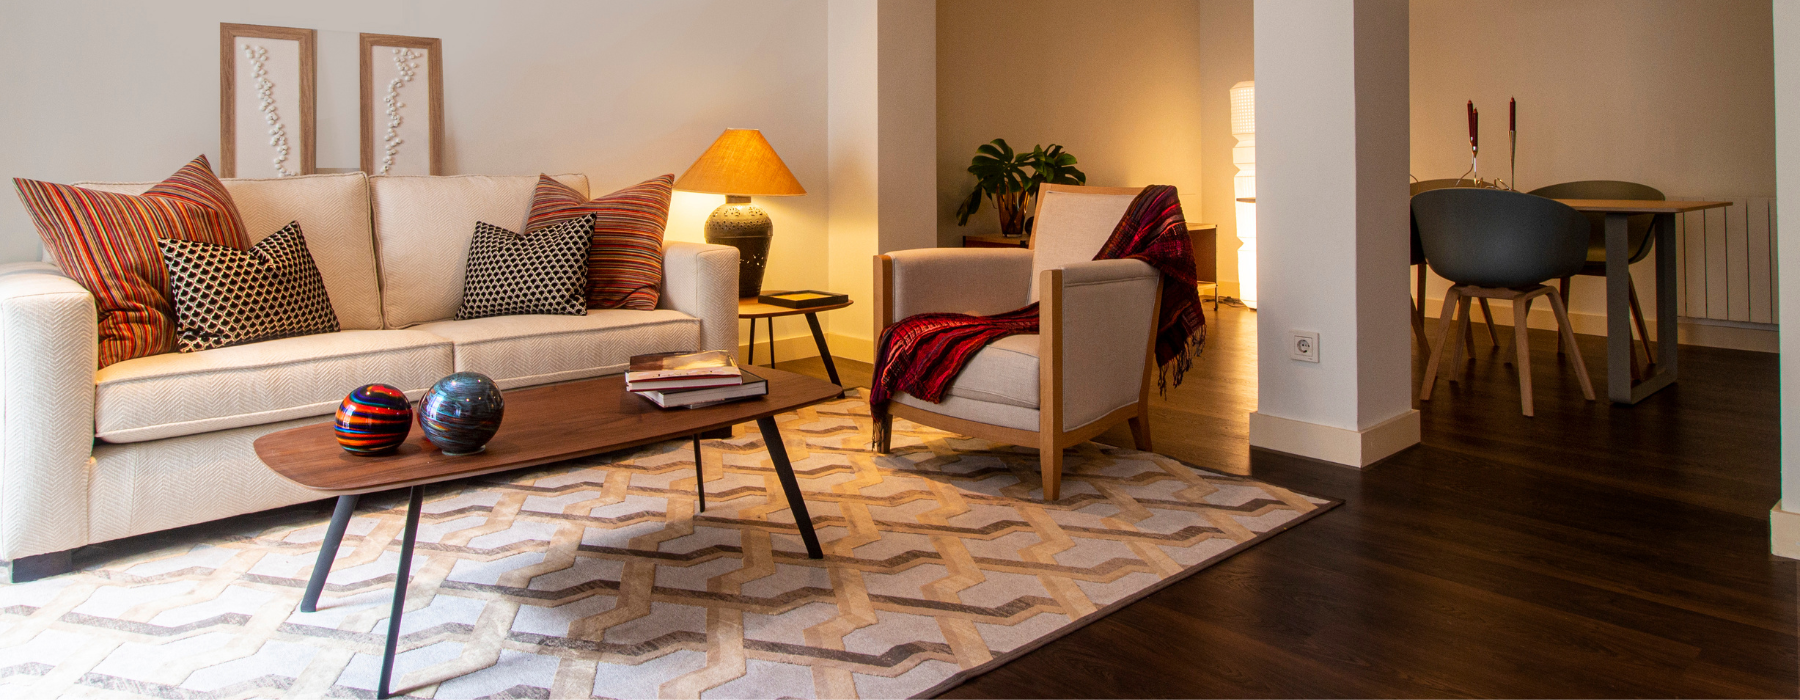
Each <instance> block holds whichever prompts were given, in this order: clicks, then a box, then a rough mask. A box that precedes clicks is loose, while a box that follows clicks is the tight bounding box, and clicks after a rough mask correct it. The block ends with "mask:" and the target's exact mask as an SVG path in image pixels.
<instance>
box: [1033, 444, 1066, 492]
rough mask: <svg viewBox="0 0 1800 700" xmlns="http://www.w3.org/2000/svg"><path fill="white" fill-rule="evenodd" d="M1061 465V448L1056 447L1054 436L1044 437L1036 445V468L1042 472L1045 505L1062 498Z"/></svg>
mask: <svg viewBox="0 0 1800 700" xmlns="http://www.w3.org/2000/svg"><path fill="white" fill-rule="evenodd" d="M1062 465H1063V453H1062V448H1060V447H1057V446H1056V436H1055V435H1046V436H1045V437H1044V438H1043V440H1042V442H1041V444H1039V445H1038V467H1039V468H1040V469H1042V470H1043V472H1044V502H1045V503H1049V502H1051V501H1055V500H1057V499H1059V498H1062Z"/></svg>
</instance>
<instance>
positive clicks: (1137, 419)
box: [1125, 401, 1155, 452]
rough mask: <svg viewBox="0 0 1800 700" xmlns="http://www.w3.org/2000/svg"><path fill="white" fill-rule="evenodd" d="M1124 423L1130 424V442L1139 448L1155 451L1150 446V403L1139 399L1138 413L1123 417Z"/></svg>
mask: <svg viewBox="0 0 1800 700" xmlns="http://www.w3.org/2000/svg"><path fill="white" fill-rule="evenodd" d="M1125 423H1126V424H1127V425H1129V426H1131V442H1132V443H1133V444H1135V445H1137V448H1138V449H1139V450H1143V451H1145V452H1154V451H1155V449H1153V448H1152V447H1150V404H1148V403H1145V402H1142V401H1139V402H1138V414H1137V415H1135V416H1132V417H1130V418H1127V419H1125Z"/></svg>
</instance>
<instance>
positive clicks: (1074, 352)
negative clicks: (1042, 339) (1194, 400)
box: [1038, 260, 1162, 430]
mask: <svg viewBox="0 0 1800 700" xmlns="http://www.w3.org/2000/svg"><path fill="white" fill-rule="evenodd" d="M1053 273H1054V274H1053ZM1039 274H1040V275H1041V276H1042V277H1043V279H1040V280H1039V282H1038V286H1039V288H1040V289H1050V288H1051V287H1052V286H1054V284H1053V282H1052V278H1055V279H1057V280H1059V281H1060V284H1061V293H1060V295H1059V298H1058V300H1057V302H1058V303H1056V304H1054V306H1055V307H1056V308H1055V309H1054V310H1049V309H1046V310H1044V312H1045V314H1046V316H1045V317H1044V318H1043V319H1042V323H1057V324H1059V329H1060V330H1059V332H1058V333H1057V334H1055V337H1056V338H1058V339H1059V340H1060V342H1061V345H1062V352H1061V353H1060V359H1061V367H1060V371H1061V374H1062V387H1063V393H1062V401H1063V406H1062V415H1063V428H1064V429H1065V430H1072V429H1074V428H1078V427H1080V426H1083V425H1086V424H1088V423H1091V422H1093V421H1095V420H1098V419H1100V418H1102V417H1104V416H1106V414H1108V413H1111V412H1113V411H1115V410H1118V409H1119V408H1122V407H1124V406H1128V405H1131V404H1132V403H1134V402H1136V401H1138V400H1139V399H1140V398H1142V397H1143V392H1144V386H1145V383H1144V382H1145V378H1146V372H1147V370H1146V362H1147V361H1148V359H1149V357H1150V348H1151V345H1150V329H1151V328H1152V327H1153V326H1154V325H1155V319H1154V318H1153V316H1154V315H1155V313H1156V298H1157V290H1158V284H1160V282H1161V280H1162V276H1161V275H1160V274H1158V273H1157V271H1156V268H1154V267H1151V266H1150V265H1149V264H1147V263H1145V262H1143V261H1141V260H1093V261H1088V262H1078V263H1072V264H1070V265H1067V266H1065V267H1063V268H1062V269H1060V270H1045V271H1043V272H1041V273H1039ZM1051 316H1056V317H1059V318H1056V319H1055V320H1052V319H1051V318H1050V317H1051ZM1039 353H1040V356H1045V355H1043V351H1042V350H1040V351H1039Z"/></svg>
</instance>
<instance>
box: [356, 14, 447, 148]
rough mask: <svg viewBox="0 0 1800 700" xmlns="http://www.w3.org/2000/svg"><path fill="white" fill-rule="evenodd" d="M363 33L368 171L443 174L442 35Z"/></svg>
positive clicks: (364, 133)
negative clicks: (431, 36)
mask: <svg viewBox="0 0 1800 700" xmlns="http://www.w3.org/2000/svg"><path fill="white" fill-rule="evenodd" d="M360 36H361V40H360V41H359V42H358V44H359V53H360V57H359V59H358V63H359V64H360V65H361V70H362V170H363V172H365V173H368V174H370V175H442V174H443V173H444V60H443V42H442V40H439V39H432V38H427V37H416V36H399V35H395V34H362V35H360ZM421 83H423V84H422V85H421Z"/></svg>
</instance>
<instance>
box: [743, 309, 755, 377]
mask: <svg viewBox="0 0 1800 700" xmlns="http://www.w3.org/2000/svg"><path fill="white" fill-rule="evenodd" d="M744 364H746V365H750V366H751V367H755V366H756V319H755V318H752V319H750V357H749V358H746V359H745V360H744Z"/></svg>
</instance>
